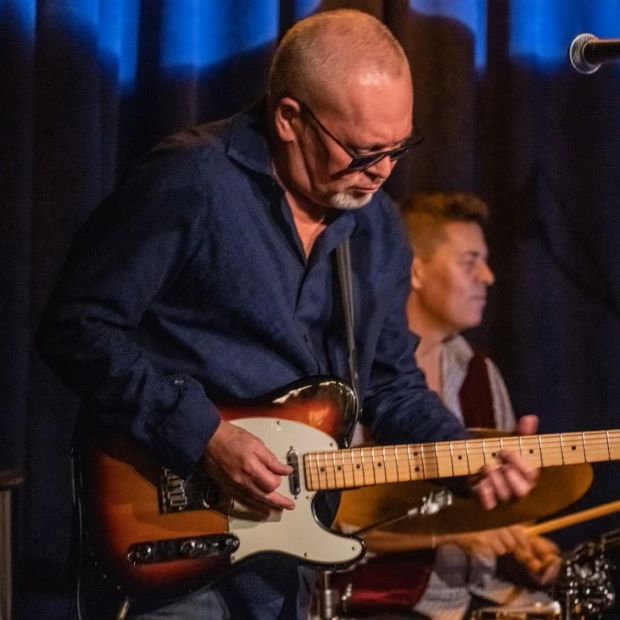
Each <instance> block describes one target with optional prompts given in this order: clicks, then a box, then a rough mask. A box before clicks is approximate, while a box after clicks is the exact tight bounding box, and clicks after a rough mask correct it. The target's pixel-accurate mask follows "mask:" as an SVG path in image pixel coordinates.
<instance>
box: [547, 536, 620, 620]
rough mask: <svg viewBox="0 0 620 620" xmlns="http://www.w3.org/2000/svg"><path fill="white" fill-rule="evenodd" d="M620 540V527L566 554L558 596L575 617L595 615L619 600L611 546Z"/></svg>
mask: <svg viewBox="0 0 620 620" xmlns="http://www.w3.org/2000/svg"><path fill="white" fill-rule="evenodd" d="M619 541H620V530H617V531H614V532H610V533H608V534H605V535H603V536H602V537H601V538H600V539H598V540H596V541H593V542H586V543H583V544H581V545H579V546H577V547H575V549H573V550H572V551H571V552H569V553H568V554H567V555H566V556H565V561H564V565H563V567H562V572H561V574H560V577H559V579H558V583H557V585H556V587H555V589H554V597H555V598H557V599H558V600H560V601H561V602H562V605H563V607H564V608H565V610H567V611H568V613H569V614H571V617H573V616H575V617H581V616H587V617H593V616H596V615H598V614H602V613H604V612H608V611H609V610H610V609H611V608H612V607H613V605H614V602H615V600H616V592H615V587H614V573H615V568H616V567H615V566H614V563H613V562H612V561H611V560H610V559H609V552H610V550H611V549H612V548H613V547H615V546H617V545H618V544H619Z"/></svg>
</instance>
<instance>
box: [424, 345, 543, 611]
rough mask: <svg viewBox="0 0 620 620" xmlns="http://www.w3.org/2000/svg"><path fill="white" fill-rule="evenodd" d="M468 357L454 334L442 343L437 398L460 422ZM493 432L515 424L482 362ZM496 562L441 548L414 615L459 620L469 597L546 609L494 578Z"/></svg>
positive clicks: (535, 594) (531, 595)
mask: <svg viewBox="0 0 620 620" xmlns="http://www.w3.org/2000/svg"><path fill="white" fill-rule="evenodd" d="M473 355H474V352H473V350H472V348H471V345H470V344H469V343H468V342H467V340H465V338H463V336H460V335H457V336H455V337H454V338H452V339H450V340H449V341H446V342H445V343H444V344H443V347H442V351H441V379H442V381H441V385H442V393H441V394H440V395H439V396H440V397H441V399H442V400H443V401H444V403H445V405H446V406H447V407H448V409H450V411H452V413H453V414H454V415H455V416H456V417H457V418H458V419H459V420H460V421H461V422H463V413H462V411H461V403H460V400H459V392H460V390H461V387H462V385H463V382H464V380H465V377H466V375H467V369H468V366H469V362H470V360H471V358H472V357H473ZM485 362H486V367H487V372H488V375H489V383H490V386H491V397H492V399H493V413H494V418H495V428H497V429H498V430H503V431H513V430H514V429H515V427H516V421H515V416H514V412H513V409H512V405H511V403H510V397H509V396H508V390H507V389H506V385H505V384H504V380H503V379H502V376H501V374H500V372H499V370H498V369H497V366H495V364H494V363H493V362H492V361H491V360H490V359H489V358H485ZM495 570H496V558H495V557H492V558H491V557H486V556H482V555H473V556H470V555H468V554H466V553H465V552H464V551H463V550H462V549H461V548H460V547H458V546H456V545H443V546H441V547H439V549H438V550H437V552H436V554H435V564H434V567H433V572H432V573H431V576H430V579H429V582H428V585H427V587H426V590H425V592H424V594H423V595H422V598H421V599H420V600H419V601H418V603H417V604H416V605H415V607H414V610H415V611H417V612H419V613H422V614H424V615H426V616H428V617H429V618H431V620H462V618H463V617H464V615H465V613H466V611H467V609H468V608H469V605H470V602H471V598H472V595H474V594H475V595H476V596H479V597H481V598H483V599H486V600H488V601H489V602H490V603H492V604H495V605H503V604H507V603H508V602H510V605H511V606H522V605H534V604H536V603H542V604H548V603H550V602H551V599H550V598H549V597H548V596H547V595H546V594H545V593H544V592H540V591H534V590H528V589H525V588H520V587H517V586H515V585H514V584H511V583H508V582H506V581H503V580H501V579H498V578H497V577H495Z"/></svg>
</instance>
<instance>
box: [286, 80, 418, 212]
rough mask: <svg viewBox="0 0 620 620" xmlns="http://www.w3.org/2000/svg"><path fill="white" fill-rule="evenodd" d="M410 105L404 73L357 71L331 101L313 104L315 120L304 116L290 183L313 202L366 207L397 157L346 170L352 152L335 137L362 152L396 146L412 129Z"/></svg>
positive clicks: (409, 85)
mask: <svg viewBox="0 0 620 620" xmlns="http://www.w3.org/2000/svg"><path fill="white" fill-rule="evenodd" d="M345 94H346V96H345ZM412 109H413V96H412V91H411V82H410V80H409V78H408V76H406V77H403V78H401V79H393V78H387V77H385V78H384V79H382V80H377V81H376V82H374V83H373V82H372V81H370V82H369V83H368V80H367V81H364V78H363V76H358V79H357V80H354V81H353V82H352V84H351V85H350V87H349V88H348V89H346V93H339V95H338V96H336V100H335V102H334V105H330V106H329V107H328V106H317V107H316V109H314V108H313V109H312V112H313V113H314V115H315V116H316V118H317V119H318V120H319V123H317V122H316V121H315V120H314V119H313V118H312V117H311V116H309V115H303V116H302V119H303V122H304V124H305V127H304V130H303V133H302V134H301V136H300V140H299V145H298V146H299V154H298V155H299V156H298V158H297V160H296V162H295V165H294V167H293V169H292V174H291V178H292V180H293V182H294V183H295V184H296V186H297V188H298V189H299V190H300V191H301V192H302V193H303V194H304V195H306V196H307V197H308V198H310V199H311V200H312V201H313V202H315V203H316V204H320V205H324V206H330V207H334V208H337V209H357V208H360V207H362V206H364V205H365V204H367V203H368V202H369V201H370V200H371V198H372V196H373V195H374V194H375V192H376V191H377V190H378V189H379V188H380V187H381V186H382V185H383V183H385V181H386V180H387V178H388V177H389V176H390V174H391V173H392V170H393V169H394V166H395V162H393V161H392V160H391V159H390V158H389V157H384V158H383V159H381V160H380V161H379V162H377V163H376V164H375V165H374V166H371V167H370V168H368V169H367V170H364V171H349V170H347V168H348V166H349V165H350V164H351V161H352V159H351V156H350V155H349V154H348V153H347V152H346V150H345V149H344V148H342V146H341V145H340V144H338V142H341V143H343V144H344V145H346V147H347V149H348V150H350V151H354V152H355V153H357V154H359V155H360V156H361V155H367V154H369V153H374V152H377V151H383V150H389V149H393V148H396V147H398V146H400V145H402V143H403V142H404V141H405V140H406V139H407V138H408V137H409V135H410V133H411V130H412ZM320 125H323V126H324V127H325V128H326V129H327V130H328V131H329V133H331V134H333V136H334V137H336V138H337V141H336V140H334V139H333V138H332V137H331V136H330V135H329V134H328V133H327V132H325V131H324V129H323V128H322V127H321V126H320Z"/></svg>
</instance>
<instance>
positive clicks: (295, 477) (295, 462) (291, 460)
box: [286, 448, 301, 497]
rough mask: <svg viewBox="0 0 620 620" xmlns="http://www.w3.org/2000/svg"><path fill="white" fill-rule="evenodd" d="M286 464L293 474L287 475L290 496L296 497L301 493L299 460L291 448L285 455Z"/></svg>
mask: <svg viewBox="0 0 620 620" xmlns="http://www.w3.org/2000/svg"><path fill="white" fill-rule="evenodd" d="M286 462H287V464H288V465H290V467H292V468H293V473H291V474H289V477H288V483H289V487H290V491H291V495H293V496H294V497H297V496H298V495H299V494H300V493H301V485H300V483H299V458H298V457H297V452H295V450H293V448H291V449H290V450H289V451H288V452H287V453H286Z"/></svg>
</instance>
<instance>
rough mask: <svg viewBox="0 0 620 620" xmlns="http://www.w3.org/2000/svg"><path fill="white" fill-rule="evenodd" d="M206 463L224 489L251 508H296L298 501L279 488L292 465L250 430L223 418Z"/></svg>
mask: <svg viewBox="0 0 620 620" xmlns="http://www.w3.org/2000/svg"><path fill="white" fill-rule="evenodd" d="M202 463H203V467H204V469H205V470H206V472H207V473H208V474H209V476H210V477H211V478H213V480H215V482H217V484H218V485H219V486H220V488H221V489H222V490H223V491H224V493H226V494H228V495H230V496H231V497H232V498H234V499H236V500H239V501H240V502H241V503H243V504H245V505H246V506H248V507H250V508H254V509H256V510H258V511H260V512H263V513H267V512H268V511H269V510H270V509H273V508H275V509H278V510H281V509H287V510H292V509H293V508H295V503H294V502H293V501H292V500H291V499H289V498H287V497H284V496H283V495H281V494H280V493H278V492H277V491H276V489H277V488H279V486H280V483H281V482H282V476H288V475H289V474H290V473H291V472H292V469H291V468H290V467H289V466H288V465H283V464H282V463H280V462H279V461H278V459H277V457H276V455H275V454H273V452H271V450H269V449H268V448H267V446H266V445H265V444H264V443H263V442H262V441H261V440H260V439H259V438H258V437H255V436H254V435H252V434H251V433H248V432H247V431H245V430H243V429H242V428H239V427H238V426H235V425H234V424H231V423H230V422H226V421H225V420H222V421H221V422H220V425H219V426H218V428H217V430H216V431H215V433H214V434H213V436H212V437H211V439H210V440H209V443H208V444H207V446H206V448H205V451H204V453H203V456H202Z"/></svg>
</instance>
